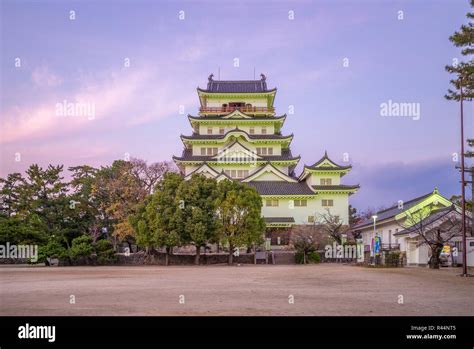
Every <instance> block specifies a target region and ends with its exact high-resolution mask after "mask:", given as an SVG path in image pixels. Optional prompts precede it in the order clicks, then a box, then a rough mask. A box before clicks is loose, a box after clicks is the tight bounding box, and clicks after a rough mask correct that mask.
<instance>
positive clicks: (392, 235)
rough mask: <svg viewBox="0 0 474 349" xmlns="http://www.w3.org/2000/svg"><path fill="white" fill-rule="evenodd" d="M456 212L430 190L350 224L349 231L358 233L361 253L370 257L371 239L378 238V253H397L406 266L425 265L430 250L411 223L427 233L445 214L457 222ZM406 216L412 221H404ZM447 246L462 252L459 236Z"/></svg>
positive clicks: (448, 202)
mask: <svg viewBox="0 0 474 349" xmlns="http://www.w3.org/2000/svg"><path fill="white" fill-rule="evenodd" d="M458 211H459V210H458V209H457V208H454V206H453V203H452V202H451V201H450V200H448V199H446V198H445V197H444V196H442V195H440V194H439V192H438V190H437V189H434V190H433V192H431V193H427V194H425V195H422V196H420V197H417V198H414V199H411V200H408V201H405V202H404V201H400V202H399V203H398V204H397V205H395V206H393V207H390V208H388V209H385V210H382V211H379V212H377V213H375V215H374V217H373V218H368V219H366V220H365V221H363V222H361V223H359V224H357V225H354V226H353V227H352V231H354V232H356V233H360V234H361V238H362V241H363V244H364V251H365V252H366V253H367V254H368V255H370V256H373V255H374V239H375V237H376V236H378V237H379V238H380V239H381V253H382V254H383V253H386V252H389V251H400V252H401V253H403V255H404V256H405V260H406V264H407V265H412V266H424V265H427V264H428V262H429V259H430V257H431V250H430V248H429V246H428V245H427V244H425V243H424V241H423V237H422V236H420V234H419V230H417V229H414V228H413V225H414V223H415V224H416V225H418V224H423V226H424V227H425V228H424V229H425V230H426V231H429V229H435V228H437V227H438V225H439V224H441V223H442V222H443V219H444V218H445V217H446V215H449V216H456V217H457V219H460V218H459V217H460V214H459V212H458ZM423 212H426V213H423ZM407 217H412V219H411V220H409V221H407ZM413 217H414V218H413ZM417 221H419V222H420V223H417ZM451 243H452V244H453V245H454V246H456V247H457V249H458V251H462V245H461V237H460V236H455V237H453V238H452V240H451Z"/></svg>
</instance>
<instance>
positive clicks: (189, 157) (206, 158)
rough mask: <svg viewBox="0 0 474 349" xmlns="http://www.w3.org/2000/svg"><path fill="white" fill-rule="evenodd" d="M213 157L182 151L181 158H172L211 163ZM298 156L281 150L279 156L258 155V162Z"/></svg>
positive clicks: (286, 159)
mask: <svg viewBox="0 0 474 349" xmlns="http://www.w3.org/2000/svg"><path fill="white" fill-rule="evenodd" d="M214 157H215V155H193V150H192V149H184V150H183V153H182V155H181V156H173V160H175V161H212V160H213V158H214ZM299 159H300V157H299V156H293V155H292V153H291V150H290V149H282V152H281V155H258V158H257V160H258V161H260V160H261V161H292V160H293V161H297V160H298V161H299Z"/></svg>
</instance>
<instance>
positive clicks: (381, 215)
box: [353, 192, 433, 229]
mask: <svg viewBox="0 0 474 349" xmlns="http://www.w3.org/2000/svg"><path fill="white" fill-rule="evenodd" d="M432 194H433V193H432V192H430V193H428V194H425V195H422V196H419V197H417V198H414V199H412V200H410V201H407V202H404V203H403V208H402V209H400V208H398V205H395V206H392V207H390V208H387V209H385V210H382V211H379V212H377V213H376V215H377V221H378V222H380V221H383V220H385V219H388V218H393V217H395V216H396V215H397V214H399V213H402V212H403V211H405V210H408V209H409V208H411V207H413V206H415V205H417V204H419V203H420V202H422V201H423V200H425V199H426V198H427V197H429V196H430V195H432ZM372 224H374V221H373V219H371V218H369V219H366V220H365V221H363V222H361V223H359V224H357V225H355V226H354V227H353V229H358V228H363V227H365V226H368V225H372Z"/></svg>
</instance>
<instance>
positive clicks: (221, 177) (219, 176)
mask: <svg viewBox="0 0 474 349" xmlns="http://www.w3.org/2000/svg"><path fill="white" fill-rule="evenodd" d="M223 179H230V180H231V181H232V180H233V179H232V177H230V176H228V175H227V174H226V173H225V172H224V171H222V172H221V173H220V174H219V175H218V176H217V177H216V181H218V182H219V181H221V180H223Z"/></svg>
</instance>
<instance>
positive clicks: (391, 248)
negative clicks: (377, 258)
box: [382, 244, 400, 251]
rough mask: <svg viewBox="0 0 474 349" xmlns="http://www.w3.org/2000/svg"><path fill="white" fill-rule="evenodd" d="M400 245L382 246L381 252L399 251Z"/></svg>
mask: <svg viewBox="0 0 474 349" xmlns="http://www.w3.org/2000/svg"><path fill="white" fill-rule="evenodd" d="M399 249H400V244H382V250H384V251H390V250H399Z"/></svg>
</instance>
